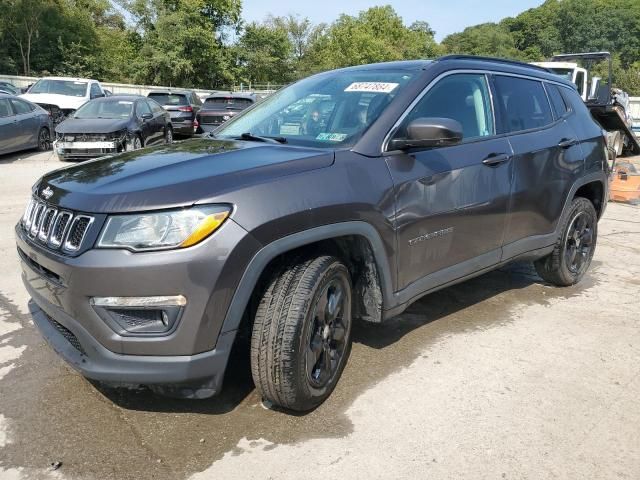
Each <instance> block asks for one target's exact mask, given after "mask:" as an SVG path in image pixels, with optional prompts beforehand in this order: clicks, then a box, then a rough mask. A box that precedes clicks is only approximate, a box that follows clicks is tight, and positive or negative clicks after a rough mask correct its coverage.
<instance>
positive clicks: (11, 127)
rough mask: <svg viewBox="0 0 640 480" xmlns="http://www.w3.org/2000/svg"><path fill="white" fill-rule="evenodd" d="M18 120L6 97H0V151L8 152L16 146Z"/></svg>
mask: <svg viewBox="0 0 640 480" xmlns="http://www.w3.org/2000/svg"><path fill="white" fill-rule="evenodd" d="M17 138H18V120H17V118H16V116H15V114H14V113H13V108H12V107H11V104H10V103H9V99H8V98H0V153H9V152H13V151H14V150H16V149H17V148H18V147H17V146H16V145H18V139H17Z"/></svg>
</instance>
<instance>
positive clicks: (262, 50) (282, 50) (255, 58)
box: [237, 23, 294, 84]
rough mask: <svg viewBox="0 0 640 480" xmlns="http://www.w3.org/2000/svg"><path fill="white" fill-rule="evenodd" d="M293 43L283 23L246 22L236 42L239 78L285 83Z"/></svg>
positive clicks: (289, 75)
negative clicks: (247, 23) (281, 24)
mask: <svg viewBox="0 0 640 480" xmlns="http://www.w3.org/2000/svg"><path fill="white" fill-rule="evenodd" d="M293 52H294V45H293V43H292V42H291V40H290V38H289V34H288V32H287V30H286V29H285V27H284V26H280V25H279V24H277V23H274V24H271V25H269V24H258V23H250V24H249V25H247V27H246V28H245V30H244V33H243V34H242V37H240V40H239V42H238V46H237V54H238V63H239V66H240V69H241V79H242V80H243V81H245V82H252V83H268V82H272V83H280V84H282V83H287V82H289V81H290V80H292V78H293V75H292V73H293V72H292V70H291V66H292V55H293Z"/></svg>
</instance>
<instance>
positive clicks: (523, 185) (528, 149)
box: [493, 74, 583, 259]
mask: <svg viewBox="0 0 640 480" xmlns="http://www.w3.org/2000/svg"><path fill="white" fill-rule="evenodd" d="M493 80H494V85H495V88H496V104H497V105H498V107H499V108H500V109H501V118H502V119H503V122H502V125H501V126H500V128H501V130H502V132H503V133H506V134H508V137H509V142H510V144H511V147H512V149H513V153H514V156H513V164H514V179H513V186H512V192H511V205H510V209H509V210H510V215H509V218H508V223H507V228H506V233H505V242H504V243H505V245H504V255H503V259H508V258H510V257H512V256H515V255H518V254H520V253H524V252H527V251H530V250H535V249H537V248H542V247H545V246H547V245H550V244H552V243H553V242H554V241H555V239H554V238H552V236H553V233H554V231H555V228H556V225H557V223H558V220H559V218H560V216H561V214H562V210H563V208H564V202H565V199H566V197H567V194H568V191H569V189H570V188H571V185H572V184H573V181H574V180H575V179H577V178H578V177H579V176H580V175H581V174H582V168H583V158H582V151H581V149H580V146H579V144H578V141H577V138H576V134H575V133H574V132H573V130H572V129H571V127H570V126H569V125H568V124H567V122H566V120H565V118H564V117H558V118H556V116H554V113H553V112H552V109H551V104H550V100H549V97H548V96H547V93H546V91H545V88H544V86H543V82H542V81H540V80H536V79H532V78H521V77H515V76H507V75H499V74H496V75H495V77H494V79H493Z"/></svg>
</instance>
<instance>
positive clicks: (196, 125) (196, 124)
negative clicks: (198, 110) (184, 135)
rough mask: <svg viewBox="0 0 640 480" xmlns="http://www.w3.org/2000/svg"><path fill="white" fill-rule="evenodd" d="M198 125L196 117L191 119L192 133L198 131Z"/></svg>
mask: <svg viewBox="0 0 640 480" xmlns="http://www.w3.org/2000/svg"><path fill="white" fill-rule="evenodd" d="M199 126H200V122H198V119H195V120H194V121H193V133H196V132H197V131H198V127H199Z"/></svg>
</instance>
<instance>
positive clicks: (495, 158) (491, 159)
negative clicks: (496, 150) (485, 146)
mask: <svg viewBox="0 0 640 480" xmlns="http://www.w3.org/2000/svg"><path fill="white" fill-rule="evenodd" d="M509 160H511V155H507V154H506V153H502V154H499V155H496V154H492V155H489V156H488V157H487V158H485V159H484V160H483V161H482V163H483V164H485V165H486V166H487V167H496V166H498V165H500V164H501V163H505V162H508V161H509Z"/></svg>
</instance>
